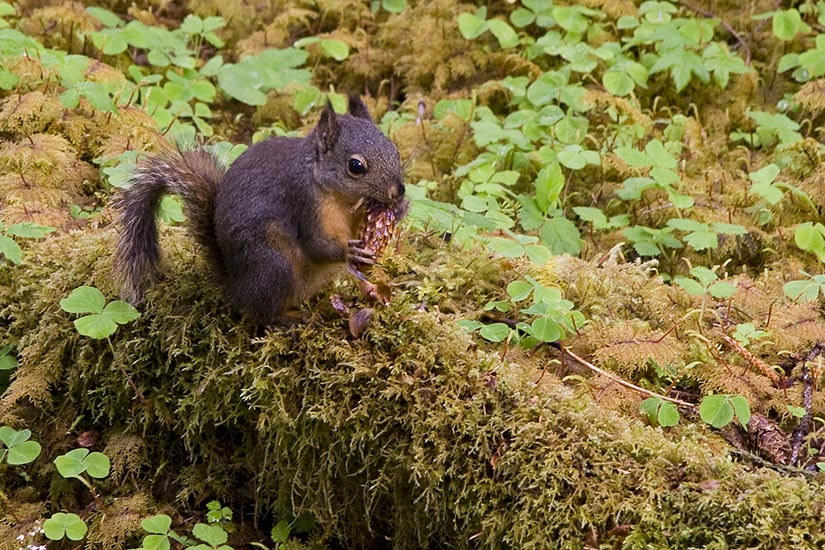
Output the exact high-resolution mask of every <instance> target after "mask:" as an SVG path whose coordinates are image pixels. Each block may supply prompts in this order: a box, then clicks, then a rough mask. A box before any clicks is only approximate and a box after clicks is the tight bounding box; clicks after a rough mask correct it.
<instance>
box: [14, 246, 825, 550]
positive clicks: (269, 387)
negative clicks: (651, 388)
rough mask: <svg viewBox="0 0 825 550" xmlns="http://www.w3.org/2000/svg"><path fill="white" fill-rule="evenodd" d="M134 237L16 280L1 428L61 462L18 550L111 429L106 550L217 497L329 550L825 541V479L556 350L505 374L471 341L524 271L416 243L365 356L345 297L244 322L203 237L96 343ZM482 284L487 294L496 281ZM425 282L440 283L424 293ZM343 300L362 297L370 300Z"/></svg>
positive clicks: (183, 249)
mask: <svg viewBox="0 0 825 550" xmlns="http://www.w3.org/2000/svg"><path fill="white" fill-rule="evenodd" d="M112 238H113V233H112V231H98V232H93V233H92V232H75V233H70V234H65V235H62V236H60V237H57V238H53V239H51V240H49V241H48V242H45V243H42V244H40V245H37V246H35V247H33V248H32V249H31V257H30V258H31V259H30V261H29V262H27V264H26V266H21V267H20V268H17V269H5V270H4V277H5V278H6V280H5V281H4V283H5V284H4V285H3V287H2V290H0V303H3V304H5V305H4V306H3V309H2V311H0V315H1V316H2V318H3V319H4V323H3V329H2V337H3V338H4V339H5V340H6V341H8V340H9V339H12V340H14V341H17V342H18V344H17V345H18V347H19V349H20V350H21V352H22V353H21V355H22V357H21V367H20V368H19V370H18V372H17V374H16V376H15V379H14V381H13V382H12V384H11V386H10V388H9V389H8V390H7V391H6V393H5V394H4V396H3V400H2V403H0V405H2V417H0V418H2V421H3V422H8V423H12V424H22V425H27V426H35V427H39V434H40V435H39V437H40V439H41V441H43V443H44V447H45V448H46V449H48V452H47V453H44V457H43V458H42V459H40V460H39V461H38V462H36V463H35V465H34V469H33V475H34V480H35V481H36V483H35V484H34V485H31V484H26V483H23V482H22V480H17V481H14V480H10V481H9V482H7V483H6V485H5V492H6V496H7V498H9V499H11V502H14V504H15V505H14V507H13V509H8V508H7V510H6V520H5V521H6V523H5V524H4V527H3V530H4V531H3V532H4V535H3V536H2V537H0V538H3V539H6V540H9V539H8V537H9V536H13V535H14V534H16V533H17V532H18V530H19V529H21V528H25V527H26V525H28V522H29V521H30V519H31V518H34V517H38V515H39V514H40V513H42V512H41V511H42V509H43V507H44V506H46V503H45V502H43V501H42V498H43V494H44V493H41V492H39V491H38V490H36V489H41V490H46V489H47V488H49V487H51V488H50V489H49V493H50V494H51V499H52V500H51V506H54V507H56V508H72V507H74V506H76V505H77V504H78V502H80V501H81V500H82V497H83V495H82V493H83V491H85V489H83V488H81V487H76V486H73V485H72V484H71V483H70V482H67V481H65V480H58V479H56V478H55V477H54V473H53V472H52V471H51V468H50V464H49V460H48V458H47V457H50V456H54V455H56V454H59V453H61V452H65V451H66V450H69V449H70V448H72V447H73V446H74V445H75V443H74V436H75V435H76V434H78V433H81V432H85V431H87V430H94V431H96V432H98V433H99V437H100V442H99V448H100V449H101V450H104V452H105V453H106V454H107V455H108V456H110V457H111V459H112V462H113V468H114V471H115V474H114V475H113V476H112V477H111V479H109V480H106V481H104V482H103V484H102V488H101V492H104V493H105V494H107V495H110V496H109V497H108V498H105V499H103V502H101V503H100V508H99V509H97V510H94V511H89V519H91V520H92V521H91V525H92V529H91V531H90V535H89V545H90V547H94V548H112V547H119V546H120V545H122V544H124V542H125V541H127V540H130V537H134V536H136V535H137V534H138V533H139V532H140V531H139V527H138V525H139V524H138V522H139V520H140V519H141V517H144V516H145V515H147V514H148V513H150V512H151V511H156V510H163V509H165V507H164V505H174V506H179V507H183V508H189V507H193V508H195V509H197V508H198V507H200V506H203V504H204V502H205V501H206V500H209V499H212V498H218V499H220V500H221V501H222V502H224V503H226V504H228V505H229V506H231V507H233V508H234V509H235V510H239V511H243V514H244V515H245V522H251V523H253V524H255V525H258V527H261V528H263V527H265V526H266V525H267V524H269V522H271V521H272V518H275V517H283V516H284V515H285V514H289V513H292V514H296V515H297V514H300V513H311V514H312V515H313V516H314V518H315V521H316V524H317V526H318V527H317V528H316V530H315V531H314V532H313V534H312V535H311V538H310V540H309V541H307V543H308V544H310V545H319V544H320V545H332V546H333V547H335V546H338V545H343V546H345V547H349V548H354V547H379V548H380V547H385V546H392V547H395V548H424V547H518V548H546V547H547V544H548V541H554V542H553V545H558V546H563V547H583V546H584V545H591V546H597V547H598V546H603V547H605V548H607V547H612V546H613V545H614V544H620V543H621V544H623V545H624V547H627V548H642V547H645V548H690V547H694V548H695V547H711V548H744V547H762V548H781V547H795V548H816V547H818V546H820V545H821V544H823V543H825V534H823V533H822V530H821V528H820V525H821V522H822V519H823V510H822V506H821V498H822V495H821V491H820V488H819V483H818V482H815V481H812V480H808V479H806V478H804V477H800V476H787V475H783V474H782V473H780V472H777V471H774V470H771V469H766V468H756V467H753V465H752V464H750V463H749V462H748V461H745V463H741V462H739V461H737V460H733V459H732V456H731V454H730V452H729V450H728V447H727V445H726V444H725V443H724V441H723V440H721V439H720V438H719V437H718V436H717V435H715V434H713V433H712V431H711V430H709V429H705V428H702V427H701V426H700V425H699V424H687V425H685V426H684V427H681V428H677V429H676V430H672V431H670V432H668V433H664V432H663V431H662V429H660V428H653V427H650V426H646V425H644V424H643V422H642V421H641V420H640V419H639V418H638V417H637V415H635V414H622V413H621V412H617V410H616V408H615V407H611V406H609V404H607V405H605V404H600V403H597V402H594V400H593V399H592V398H591V397H589V396H587V395H584V394H582V393H581V392H576V391H573V389H571V388H568V387H565V385H564V384H562V383H561V381H560V380H559V379H558V378H556V377H555V376H554V375H553V374H552V372H547V373H544V374H542V371H543V370H544V369H552V367H551V365H550V364H551V362H552V360H553V359H554V358H555V354H554V353H553V352H552V351H551V350H549V349H544V350H537V351H534V352H533V353H524V352H514V353H511V354H509V355H508V356H506V357H504V358H502V355H501V353H500V351H499V350H496V349H486V348H484V347H479V346H478V344H477V343H476V342H475V341H474V340H473V339H472V338H470V337H469V336H467V335H465V334H464V333H463V332H462V331H460V330H459V329H457V328H456V325H455V321H456V320H457V319H459V318H461V317H462V316H466V315H468V314H469V312H471V311H476V312H478V311H480V309H481V307H482V306H483V304H484V303H485V302H486V301H487V300H488V299H489V298H490V294H492V289H493V288H494V287H498V288H500V287H501V286H504V285H505V284H506V282H507V279H508V278H509V277H511V276H512V273H513V272H512V270H511V269H512V267H514V266H509V267H510V268H511V269H508V265H507V262H504V261H502V260H500V259H496V258H494V257H489V256H487V255H485V253H483V252H481V251H479V250H461V249H457V248H449V247H448V246H447V245H441V246H440V247H439V248H437V249H433V248H431V247H430V246H429V245H427V244H425V243H424V241H423V240H419V239H412V240H411V242H410V243H409V244H408V245H407V246H406V247H405V249H404V254H403V256H401V259H400V260H399V261H398V262H396V263H393V264H391V265H389V266H388V267H387V269H388V270H389V271H390V273H391V274H392V276H393V280H395V281H397V282H398V283H399V285H400V287H399V288H397V289H396V296H395V298H394V300H393V302H392V303H391V304H390V306H388V307H386V308H378V309H377V310H376V316H375V318H374V319H373V321H372V322H371V324H370V325H369V327H368V329H367V331H366V333H365V335H364V336H363V337H362V338H359V339H355V338H352V337H351V336H350V335H348V331H347V330H346V322H345V320H344V319H342V318H341V317H340V316H338V315H337V314H336V313H335V312H334V310H333V309H332V307H331V306H330V305H329V304H328V303H327V298H328V292H325V293H323V294H322V295H321V296H320V297H319V298H318V299H317V300H316V301H315V302H313V303H312V304H308V305H307V306H306V309H305V310H304V311H305V312H306V313H307V315H308V316H309V318H308V320H307V322H306V323H304V324H300V325H297V326H295V327H291V328H288V329H270V330H267V331H260V330H258V329H255V328H254V327H252V326H250V325H248V324H246V323H244V322H243V321H241V320H240V319H238V318H237V317H236V316H235V315H234V314H233V313H231V312H229V311H226V309H225V307H224V306H223V304H222V302H221V299H220V297H219V295H218V294H217V292H216V291H215V289H213V288H210V287H209V286H208V285H204V277H205V266H204V265H201V263H200V262H199V261H198V260H196V259H195V256H194V252H195V251H194V250H193V247H192V246H190V245H189V243H188V241H187V239H186V238H185V237H183V238H182V234H181V232H180V231H179V230H168V231H167V232H166V235H165V238H164V245H165V249H166V250H167V251H168V254H167V259H166V273H167V277H166V279H165V280H163V281H162V282H160V283H159V284H158V285H157V286H156V287H155V288H154V289H153V290H152V292H150V294H149V296H148V299H147V303H146V305H145V306H144V308H143V310H144V312H145V313H144V316H143V317H142V318H141V319H140V320H139V321H137V322H136V323H134V324H133V325H129V326H126V327H123V328H122V329H121V330H120V331H119V332H118V333H117V334H116V335H115V336H114V337H113V338H112V339H111V342H110V343H109V342H106V341H103V342H100V341H97V342H96V341H92V340H90V339H88V338H83V337H80V336H78V335H77V334H76V332H75V331H74V327H73V326H72V324H71V316H69V315H68V314H66V313H64V312H62V311H61V310H60V308H59V306H58V305H57V302H58V301H59V299H60V298H61V297H62V296H64V295H65V294H66V293H68V292H69V291H70V290H71V289H72V288H74V287H76V286H78V285H80V284H94V285H96V286H98V287H100V288H102V289H104V291H113V290H114V289H113V288H111V282H110V281H111V278H110V271H109V270H110V262H111V259H110V248H111V243H112ZM62 258H73V261H72V262H71V263H68V264H67V263H66V262H64V261H61V259H62ZM570 261H572V260H568V263H566V264H565V265H564V267H563V268H561V269H558V270H557V272H556V276H559V275H560V274H561V275H562V276H563V277H565V281H564V282H561V284H563V285H564V287H565V288H566V289H568V290H569V291H570V292H571V293H573V292H575V288H578V289H579V292H582V293H584V292H585V290H583V289H584V288H587V287H588V285H592V284H593V282H592V278H593V274H594V273H598V271H599V270H600V269H601V270H605V269H611V270H612V271H614V274H612V275H608V276H606V277H601V278H600V279H601V281H602V284H605V285H609V284H611V283H612V282H613V280H614V279H616V280H617V281H618V284H620V285H621V284H627V283H628V282H629V281H630V280H632V279H634V278H635V279H636V280H637V281H642V276H641V275H642V274H643V273H644V269H641V268H637V267H633V266H626V267H621V266H616V267H614V268H609V267H608V268H605V267H601V268H600V267H597V266H595V265H592V264H590V265H588V264H586V263H584V262H579V261H576V263H575V264H571V263H569V262H570ZM574 265H575V268H573V266H574ZM425 266H426V267H425ZM469 271H472V272H473V273H474V274H475V275H474V278H472V279H471V278H468V276H467V275H468V272H469ZM548 273H552V271H548ZM622 273H624V279H621V277H622V275H621V274H622ZM480 276H483V277H484V280H485V281H486V282H487V283H488V284H489V285H490V286H489V287H488V288H486V289H485V287H484V285H476V284H475V283H474V281H475V280H477V278H478V277H480ZM548 276H551V275H548ZM648 280H649V278H648ZM415 281H420V282H425V284H423V285H422V286H421V287H420V292H417V290H416V286H415V285H413V284H412V283H413V282H415ZM435 281H437V282H438V285H437V286H436V284H435ZM559 281H561V280H560V279H559ZM588 281H589V282H588ZM426 282H429V284H426ZM647 284H649V285H650V286H651V291H653V292H659V293H661V292H662V290H664V289H667V288H669V287H665V286H663V284H662V283H661V282H659V283H655V281H654V283H647ZM577 285H578V286H577ZM657 285H658V286H657ZM653 287H656V288H655V290H654V288H653ZM329 291H330V292H332V291H334V292H337V293H339V294H340V295H342V297H344V299H345V300H348V301H351V300H356V298H355V296H356V292H355V288H354V286H353V285H351V284H349V283H344V284H339V285H336V286H335V287H334V288H332V289H330V290H329ZM666 292H670V290H666ZM639 295H640V296H643V295H644V292H640V293H639ZM352 303H353V304H354V303H355V302H352ZM442 304H444V305H448V306H449V307H447V308H444V309H442V308H441V305H442ZM594 304H595V302H594ZM594 307H595V305H594ZM650 307H651V308H652V309H653V310H656V309H658V308H657V307H656V305H655V304H651V305H650ZM445 310H447V311H445ZM593 330H596V329H595V328H594V329H593ZM121 369H124V370H125V372H128V375H129V378H130V379H131V381H132V382H133V383H134V384H135V386H136V388H137V389H138V390H139V395H138V394H137V393H136V392H135V390H134V389H133V388H132V387H131V385H130V383H129V382H128V381H127V380H126V379H125V378H124V374H123V371H122V370H121ZM537 381H538V383H536V382H537ZM625 398H626V399H628V400H630V401H631V402H635V403H638V399H634V398H633V396H627V395H626V396H625ZM629 408H630V409H632V408H633V407H632V406H631V407H629ZM70 425H71V428H69V426H70ZM33 489H35V490H33ZM115 495H124V496H125V495H128V498H126V499H124V498H115ZM78 499H81V500H78ZM112 518H118V519H117V520H116V521H115V520H114V519H112ZM10 519H14V521H13V522H12V523H11V524H9V523H8V521H9V520H10ZM238 536H246V537H250V536H254V532H251V531H250V530H248V529H246V530H242V531H241V532H240V533H239V535H238Z"/></svg>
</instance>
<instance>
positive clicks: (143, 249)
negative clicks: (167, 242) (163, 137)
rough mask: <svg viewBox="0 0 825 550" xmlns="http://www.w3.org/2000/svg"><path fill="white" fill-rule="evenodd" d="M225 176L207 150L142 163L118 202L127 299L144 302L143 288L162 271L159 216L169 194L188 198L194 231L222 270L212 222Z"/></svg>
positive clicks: (118, 264) (118, 260) (119, 264)
mask: <svg viewBox="0 0 825 550" xmlns="http://www.w3.org/2000/svg"><path fill="white" fill-rule="evenodd" d="M225 173H226V167H225V166H224V164H223V163H222V162H221V161H220V160H219V159H218V158H217V157H215V156H214V155H213V154H212V153H210V152H209V151H206V150H205V149H202V148H196V149H191V150H188V151H181V152H176V153H170V154H164V155H160V156H157V157H151V158H148V159H146V160H143V161H141V162H140V163H139V164H138V166H137V168H135V172H134V174H133V175H132V177H131V183H132V185H131V187H129V188H128V189H126V190H124V191H123V192H122V193H121V194H120V195H119V196H118V197H117V198H116V199H115V203H114V205H115V208H116V209H117V210H118V220H117V221H118V224H119V226H120V231H121V233H120V240H119V241H118V245H117V252H116V255H115V269H116V270H117V271H118V272H120V274H121V275H122V277H123V291H122V297H123V298H124V299H126V300H128V301H129V302H131V303H133V304H134V303H137V302H139V301H140V299H141V298H142V294H143V289H144V285H145V284H146V283H147V282H149V281H151V280H152V279H153V278H154V277H155V275H156V273H157V263H158V259H159V258H160V250H159V248H158V231H157V226H156V222H155V215H156V213H157V209H158V205H159V204H160V200H161V198H162V197H163V195H164V194H165V193H168V192H171V193H175V194H177V195H180V197H181V198H182V199H183V205H184V213H185V214H186V217H187V224H188V226H189V231H190V233H192V235H193V236H194V238H195V240H196V241H197V242H198V243H199V244H200V245H201V246H203V247H204V249H205V250H206V253H207V254H208V255H209V257H210V260H212V261H213V263H214V264H215V265H216V267H218V269H220V254H219V251H218V247H217V240H216V238H215V228H214V221H213V218H214V211H215V195H216V193H217V189H218V185H219V184H220V182H221V180H222V179H223V176H224V174H225Z"/></svg>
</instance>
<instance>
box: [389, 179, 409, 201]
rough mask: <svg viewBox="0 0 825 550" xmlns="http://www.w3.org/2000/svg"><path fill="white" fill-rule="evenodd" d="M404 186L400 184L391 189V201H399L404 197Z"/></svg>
mask: <svg viewBox="0 0 825 550" xmlns="http://www.w3.org/2000/svg"><path fill="white" fill-rule="evenodd" d="M404 191H405V189H404V184H403V183H401V182H399V183H397V184H396V185H393V186H392V187H390V199H391V200H397V199H400V198H401V197H403V196H404Z"/></svg>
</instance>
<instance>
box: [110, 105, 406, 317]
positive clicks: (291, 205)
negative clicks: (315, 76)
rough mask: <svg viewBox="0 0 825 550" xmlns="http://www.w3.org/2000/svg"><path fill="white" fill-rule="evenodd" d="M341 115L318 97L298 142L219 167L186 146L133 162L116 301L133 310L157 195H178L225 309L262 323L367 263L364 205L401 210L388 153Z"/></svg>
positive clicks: (123, 197)
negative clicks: (361, 234) (361, 235)
mask: <svg viewBox="0 0 825 550" xmlns="http://www.w3.org/2000/svg"><path fill="white" fill-rule="evenodd" d="M348 111H349V112H348V113H347V114H345V115H338V114H336V113H335V111H334V110H333V108H332V105H331V104H330V103H329V102H327V105H326V107H325V108H324V110H323V112H322V114H321V118H320V120H319V122H318V125H317V126H316V127H315V128H314V129H313V130H312V131H311V132H310V133H309V134H308V135H307V136H305V137H303V138H287V137H273V138H269V139H267V140H264V141H261V142H259V143H257V144H255V145H252V146H251V147H249V149H247V150H246V151H245V152H244V153H243V154H242V155H241V156H239V157H238V159H237V160H236V161H235V162H234V163H233V164H232V166H231V167H230V168H229V169H228V170H227V169H226V167H225V166H224V165H223V164H222V162H221V161H220V160H219V159H218V158H217V157H215V156H214V155H213V154H212V153H210V152H209V151H207V150H205V149H203V148H195V149H191V150H188V151H181V152H175V153H171V154H165V155H160V156H156V157H151V158H148V159H146V160H144V161H142V162H140V163H139V164H138V166H137V168H136V169H135V172H134V174H133V175H132V177H131V186H130V187H128V188H127V189H126V190H125V191H123V192H122V193H121V194H120V195H119V196H118V197H117V198H116V199H115V207H116V209H117V210H118V222H119V225H120V228H121V234H120V240H119V242H118V246H117V252H116V258H115V267H116V269H117V271H119V272H120V273H121V274H122V276H123V278H124V287H123V291H122V296H123V298H124V299H126V300H128V301H130V302H132V303H138V302H139V301H140V300H141V298H142V295H143V290H144V287H145V286H146V285H147V284H148V283H149V282H151V281H152V280H153V279H154V278H156V276H157V264H158V260H159V257H160V251H159V247H158V233H157V227H156V224H155V223H156V222H155V213H156V210H157V208H158V205H159V203H160V200H161V198H162V196H163V195H164V194H165V193H167V192H173V193H176V194H178V195H180V196H181V198H182V199H183V204H184V212H185V214H186V216H187V218H188V228H189V230H190V232H191V233H192V235H193V237H194V238H195V240H196V241H197V242H198V243H199V244H200V245H201V246H202V247H203V248H204V250H205V252H206V254H207V256H208V259H209V261H210V264H211V265H212V266H213V269H214V271H215V272H216V274H217V276H218V279H219V281H220V282H221V285H222V287H223V291H224V295H225V296H226V298H227V300H228V301H229V303H230V304H231V305H232V306H234V307H236V308H237V309H238V310H240V311H241V312H242V313H244V314H245V315H247V316H249V317H250V318H252V319H253V320H254V321H256V322H258V323H260V324H266V325H268V324H273V323H278V322H283V321H285V320H287V319H288V318H287V317H284V312H285V310H287V309H288V308H293V307H295V306H297V305H298V304H300V303H301V302H302V301H303V300H304V299H306V298H308V297H310V296H312V295H313V294H315V293H316V292H317V291H318V290H319V289H320V287H321V286H323V285H324V284H325V283H327V282H329V281H330V280H331V279H332V278H334V276H335V274H336V272H338V271H340V268H341V267H342V266H344V265H345V264H346V265H347V266H348V268H349V271H350V272H351V273H352V274H353V275H355V276H357V277H359V278H363V275H362V274H361V273H360V271H359V268H358V266H363V265H369V264H372V263H374V253H373V252H371V251H370V250H367V249H366V248H365V243H364V242H362V241H360V240H358V235H357V233H358V228H359V226H360V225H361V224H362V222H363V220H364V217H365V208H364V207H363V205H364V203H365V202H374V201H377V202H379V203H383V204H385V205H387V208H391V209H393V211H394V212H395V213H396V215H397V217H400V216H402V215H403V214H404V213H405V212H406V208H407V200H406V199H404V198H403V196H404V183H403V169H402V167H401V161H400V158H399V155H398V149H397V148H396V147H395V145H394V144H393V143H392V141H390V140H389V139H387V137H386V136H384V134H382V133H381V131H380V130H379V129H378V127H377V126H376V125H375V124H374V123H373V121H372V118H371V117H370V114H369V111H368V110H367V107H366V105H364V103H363V102H362V101H361V99H360V98H359V97H357V96H350V97H349V105H348Z"/></svg>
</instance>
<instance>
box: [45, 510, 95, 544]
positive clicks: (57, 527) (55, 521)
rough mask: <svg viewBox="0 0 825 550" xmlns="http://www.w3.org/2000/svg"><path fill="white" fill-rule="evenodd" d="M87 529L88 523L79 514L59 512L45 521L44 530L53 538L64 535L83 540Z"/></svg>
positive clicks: (60, 537) (57, 538) (58, 538)
mask: <svg viewBox="0 0 825 550" xmlns="http://www.w3.org/2000/svg"><path fill="white" fill-rule="evenodd" d="M87 530H88V527H86V523H85V522H84V521H83V520H82V519H80V516H78V515H77V514H65V513H63V512H57V513H56V514H55V515H53V516H52V517H50V518H49V519H47V520H46V521H44V522H43V532H44V533H45V534H46V536H47V537H48V538H49V539H51V540H60V539H62V538H63V537H68V538H69V539H70V540H82V539H83V537H85V536H86V531H87Z"/></svg>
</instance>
